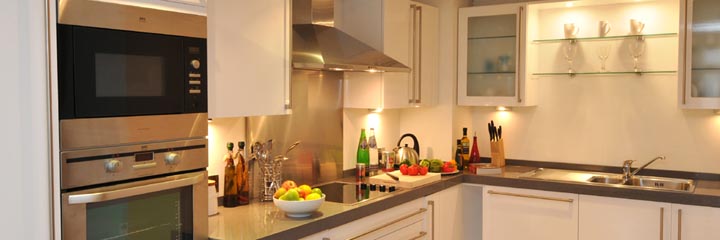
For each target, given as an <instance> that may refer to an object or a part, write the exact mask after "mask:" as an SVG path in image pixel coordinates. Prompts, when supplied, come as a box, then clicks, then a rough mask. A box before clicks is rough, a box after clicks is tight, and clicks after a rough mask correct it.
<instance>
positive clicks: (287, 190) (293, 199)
mask: <svg viewBox="0 0 720 240" xmlns="http://www.w3.org/2000/svg"><path fill="white" fill-rule="evenodd" d="M323 202H325V194H323V193H322V191H321V190H320V189H319V188H310V186H308V185H305V184H303V185H300V186H297V185H296V184H295V182H293V181H291V180H287V181H285V182H283V184H282V186H281V187H280V188H279V189H278V190H277V191H276V192H275V194H274V195H273V203H275V206H276V207H278V208H279V209H280V210H282V211H283V212H285V214H287V215H288V217H294V218H301V217H308V216H310V215H312V214H313V213H315V211H317V210H318V209H319V208H320V205H322V203H323Z"/></svg>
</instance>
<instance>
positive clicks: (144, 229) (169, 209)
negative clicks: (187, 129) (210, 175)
mask: <svg viewBox="0 0 720 240" xmlns="http://www.w3.org/2000/svg"><path fill="white" fill-rule="evenodd" d="M206 183H207V172H206V171H200V172H191V173H184V174H176V175H171V176H166V177H161V178H152V179H147V180H141V181H133V182H129V183H123V184H117V185H111V186H104V187H97V188H91V189H86V190H79V191H72V192H66V193H63V194H62V224H63V226H62V235H63V239H163V240H164V239H207V232H208V223H207V195H206V194H207V184H206ZM201 192H204V193H205V194H201Z"/></svg>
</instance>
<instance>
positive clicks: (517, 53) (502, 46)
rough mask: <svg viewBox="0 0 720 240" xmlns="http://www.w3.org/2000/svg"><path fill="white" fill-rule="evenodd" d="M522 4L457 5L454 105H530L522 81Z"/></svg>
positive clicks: (523, 26)
mask: <svg viewBox="0 0 720 240" xmlns="http://www.w3.org/2000/svg"><path fill="white" fill-rule="evenodd" d="M525 9H526V5H524V4H504V5H495V6H480V7H468V8H460V11H459V15H458V88H457V91H458V93H457V96H458V99H457V101H458V105H463V106H524V105H530V104H531V103H529V101H528V99H527V97H526V95H527V91H526V90H527V84H526V81H525V35H526V33H525V26H526V24H525V19H526V16H527V15H526V11H525Z"/></svg>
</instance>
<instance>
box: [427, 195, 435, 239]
mask: <svg viewBox="0 0 720 240" xmlns="http://www.w3.org/2000/svg"><path fill="white" fill-rule="evenodd" d="M428 206H431V207H432V211H430V222H431V224H430V234H431V235H430V239H432V240H434V239H435V201H433V200H430V201H428Z"/></svg>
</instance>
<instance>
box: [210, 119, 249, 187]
mask: <svg viewBox="0 0 720 240" xmlns="http://www.w3.org/2000/svg"><path fill="white" fill-rule="evenodd" d="M239 141H245V118H243V117H239V118H213V120H212V122H208V168H207V170H208V176H212V175H218V176H219V179H220V182H219V183H217V184H219V185H218V186H219V188H218V189H219V191H220V192H219V193H218V195H219V196H223V195H224V194H225V193H224V188H223V186H224V185H223V184H225V182H224V179H225V161H223V160H225V154H227V148H226V146H227V143H228V142H233V143H234V144H235V151H237V149H238V146H237V142H239ZM249 147H250V144H248V143H247V142H246V143H245V149H246V150H248V149H249ZM248 152H249V151H248ZM245 158H246V159H247V156H245ZM235 164H237V161H236V162H235Z"/></svg>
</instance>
